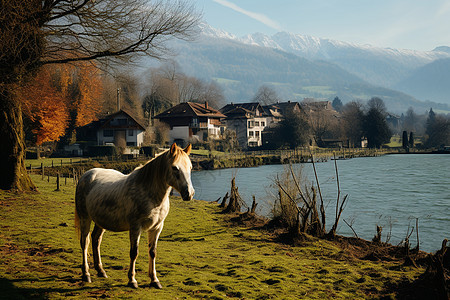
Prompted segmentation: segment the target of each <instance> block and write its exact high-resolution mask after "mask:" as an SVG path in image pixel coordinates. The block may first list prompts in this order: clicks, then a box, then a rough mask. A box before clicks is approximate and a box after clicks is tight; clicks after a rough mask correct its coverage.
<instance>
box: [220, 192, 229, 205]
mask: <svg viewBox="0 0 450 300" xmlns="http://www.w3.org/2000/svg"><path fill="white" fill-rule="evenodd" d="M227 200H228V192H227V193H226V194H225V196H223V199H222V203H220V205H219V207H222V208H224V207H225V206H226V205H227Z"/></svg>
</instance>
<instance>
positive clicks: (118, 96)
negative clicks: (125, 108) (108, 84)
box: [117, 88, 120, 111]
mask: <svg viewBox="0 0 450 300" xmlns="http://www.w3.org/2000/svg"><path fill="white" fill-rule="evenodd" d="M119 110H120V88H118V89H117V111H119Z"/></svg>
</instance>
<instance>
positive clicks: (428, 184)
mask: <svg viewBox="0 0 450 300" xmlns="http://www.w3.org/2000/svg"><path fill="white" fill-rule="evenodd" d="M337 164H338V170H339V181H340V186H341V194H342V195H345V194H348V195H349V198H348V201H347V205H346V207H345V209H344V211H343V213H342V217H341V221H340V223H339V224H340V225H339V227H338V234H342V235H346V236H352V235H353V233H352V230H351V229H350V228H349V226H347V225H346V224H345V223H344V222H343V221H342V219H345V220H346V221H347V222H348V223H349V224H352V227H353V229H354V230H355V231H356V233H357V234H358V236H359V237H361V238H364V239H368V240H370V239H372V238H373V236H374V235H375V232H376V225H380V226H382V227H383V234H382V241H385V240H386V234H387V233H388V232H389V231H390V230H391V229H390V227H392V237H391V240H390V243H391V244H394V245H396V244H398V243H400V242H401V241H402V240H403V239H404V238H405V237H406V235H407V231H408V228H412V226H415V222H416V218H418V219H419V240H420V249H421V250H424V251H429V252H431V251H436V250H438V249H440V247H441V243H442V240H443V239H444V238H447V239H449V238H450V234H449V232H450V193H449V187H450V155H446V154H425V155H423V154H395V155H385V156H380V157H362V158H353V159H349V160H339V161H337ZM295 167H296V168H301V169H302V174H303V176H304V177H305V178H307V179H305V180H307V181H308V182H313V181H315V179H314V172H313V167H312V164H310V163H309V164H297V165H295ZM284 168H285V166H282V165H268V166H260V167H254V168H240V169H220V170H212V171H197V172H193V173H192V182H193V185H194V187H195V191H196V193H195V198H196V199H202V200H207V201H214V200H217V199H218V198H219V197H223V196H224V195H225V193H226V192H227V191H229V190H230V186H231V178H232V177H233V176H236V185H237V186H238V188H239V192H240V194H241V196H242V198H243V199H244V200H245V201H246V203H247V204H248V205H250V204H251V202H252V195H255V196H256V201H257V203H258V208H257V213H258V214H260V215H264V216H270V214H271V207H272V203H273V201H274V200H273V199H274V198H273V196H272V194H273V193H276V192H277V190H275V189H274V188H273V178H274V177H275V176H276V174H277V173H281V172H283V170H284ZM316 169H317V173H318V177H319V182H320V187H321V190H322V195H323V198H324V202H325V204H326V205H327V207H326V209H327V214H326V215H327V228H329V227H330V226H331V225H332V223H333V222H334V215H335V213H334V211H335V203H336V197H337V184H336V175H335V166H334V161H331V160H330V161H328V162H322V163H317V164H316ZM410 242H411V245H412V246H413V247H414V246H415V245H416V243H417V240H416V233H415V232H414V233H413V234H412V235H411V237H410Z"/></svg>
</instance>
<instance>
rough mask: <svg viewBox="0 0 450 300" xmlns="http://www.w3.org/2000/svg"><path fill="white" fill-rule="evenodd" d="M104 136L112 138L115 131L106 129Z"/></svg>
mask: <svg viewBox="0 0 450 300" xmlns="http://www.w3.org/2000/svg"><path fill="white" fill-rule="evenodd" d="M103 136H104V137H111V136H114V131H113V130H111V129H104V130H103Z"/></svg>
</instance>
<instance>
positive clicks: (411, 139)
mask: <svg viewBox="0 0 450 300" xmlns="http://www.w3.org/2000/svg"><path fill="white" fill-rule="evenodd" d="M409 148H411V149H412V148H414V133H413V132H412V131H411V132H410V133H409Z"/></svg>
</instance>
